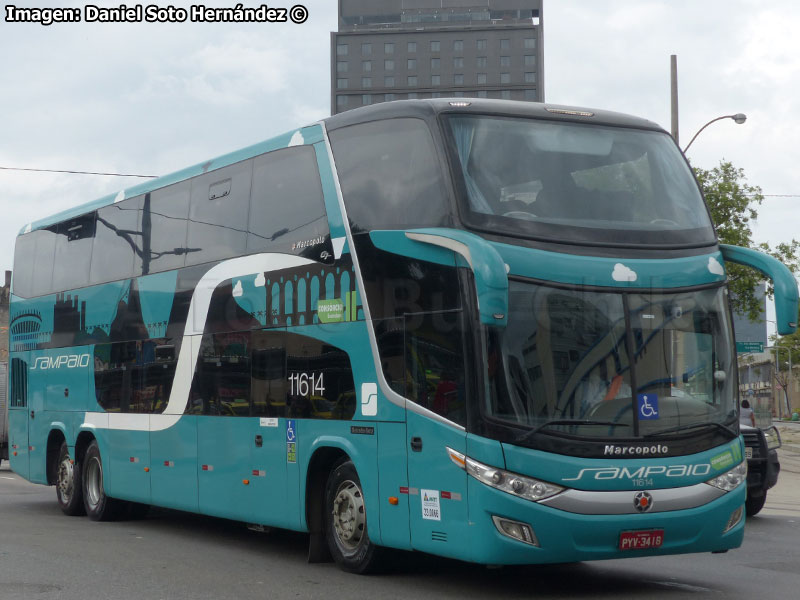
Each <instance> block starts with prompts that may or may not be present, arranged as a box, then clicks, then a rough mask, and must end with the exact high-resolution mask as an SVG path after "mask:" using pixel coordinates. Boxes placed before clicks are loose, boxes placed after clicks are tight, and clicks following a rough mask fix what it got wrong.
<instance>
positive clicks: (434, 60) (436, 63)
mask: <svg viewBox="0 0 800 600" xmlns="http://www.w3.org/2000/svg"><path fill="white" fill-rule="evenodd" d="M441 64H442V59H441V58H432V59H431V69H438V68H439V67H440V66H441Z"/></svg>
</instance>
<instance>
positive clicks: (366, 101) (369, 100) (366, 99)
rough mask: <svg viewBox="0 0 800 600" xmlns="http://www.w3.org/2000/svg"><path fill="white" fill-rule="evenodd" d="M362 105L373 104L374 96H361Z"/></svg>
mask: <svg viewBox="0 0 800 600" xmlns="http://www.w3.org/2000/svg"><path fill="white" fill-rule="evenodd" d="M361 104H363V105H364V106H369V105H370V104H372V94H361Z"/></svg>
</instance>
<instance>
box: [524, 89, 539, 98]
mask: <svg viewBox="0 0 800 600" xmlns="http://www.w3.org/2000/svg"><path fill="white" fill-rule="evenodd" d="M536 99H537V98H536V90H525V100H528V101H531V100H536Z"/></svg>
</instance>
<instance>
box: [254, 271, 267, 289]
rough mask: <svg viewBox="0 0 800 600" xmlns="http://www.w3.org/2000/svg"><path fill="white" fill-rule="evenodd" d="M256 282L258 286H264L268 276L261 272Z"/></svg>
mask: <svg viewBox="0 0 800 600" xmlns="http://www.w3.org/2000/svg"><path fill="white" fill-rule="evenodd" d="M254 284H255V286H256V287H264V286H265V285H266V284H267V278H266V277H264V274H263V273H259V274H258V275H256V278H255V281H254Z"/></svg>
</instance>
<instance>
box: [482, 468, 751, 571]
mask: <svg viewBox="0 0 800 600" xmlns="http://www.w3.org/2000/svg"><path fill="white" fill-rule="evenodd" d="M469 488H470V489H469V495H470V498H469V506H470V526H471V532H470V538H471V539H472V540H473V541H474V542H473V545H472V549H471V550H472V557H471V559H472V560H473V561H474V562H478V563H483V564H498V565H499V564H537V563H563V562H579V561H586V560H604V559H613V558H626V557H640V556H658V555H665V554H684V553H692V552H723V551H726V550H729V549H732V548H738V547H739V546H740V545H741V544H742V539H743V538H744V523H745V519H744V510H743V505H744V500H745V489H746V487H745V485H740V486H739V487H738V488H736V489H735V490H733V491H731V492H728V493H726V494H724V495H722V496H721V497H719V498H717V499H715V500H712V501H711V502H709V503H707V504H705V505H702V506H699V507H696V508H691V509H686V510H676V511H670V512H657V513H636V514H623V515H586V514H576V513H571V512H566V511H563V510H559V509H555V508H551V507H549V506H544V505H542V504H538V503H535V502H530V501H527V500H523V499H521V498H517V497H515V496H512V495H510V494H507V493H505V492H502V491H499V490H495V489H493V488H490V487H488V486H486V485H483V484H482V483H480V482H478V481H476V480H474V479H470V481H469ZM478 507H479V508H478ZM740 509H741V516H740V517H739V520H738V522H736V524H735V525H732V526H731V520H732V518H734V519H735V516H736V514H737V511H739V510H740ZM499 520H500V521H502V520H507V521H513V522H516V523H520V524H525V525H528V526H529V527H530V531H531V532H532V533H533V538H534V541H535V544H536V545H534V544H533V543H530V542H528V543H526V542H523V541H519V540H517V539H514V538H513V537H510V536H509V534H508V533H501V531H500V529H501V528H500V527H499V526H498V525H497V523H498V521H499ZM726 529H727V531H726ZM658 531H663V537H662V540H661V543H660V545H659V547H656V548H648V549H644V550H637V549H628V550H621V549H620V545H621V539H622V537H623V533H626V534H628V532H658ZM629 535H630V534H628V535H626V536H625V537H628V536H629Z"/></svg>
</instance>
